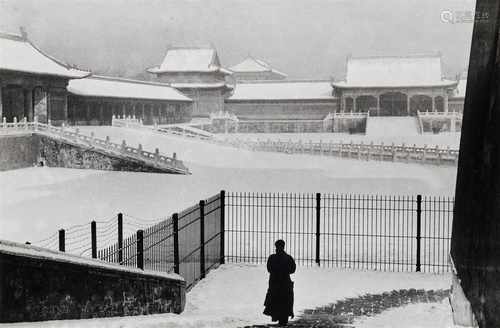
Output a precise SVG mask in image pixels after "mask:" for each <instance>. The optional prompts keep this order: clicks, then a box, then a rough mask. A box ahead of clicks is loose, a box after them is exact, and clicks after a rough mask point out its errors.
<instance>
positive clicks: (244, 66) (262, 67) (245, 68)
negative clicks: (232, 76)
mask: <svg viewBox="0 0 500 328" xmlns="http://www.w3.org/2000/svg"><path fill="white" fill-rule="evenodd" d="M229 70H230V71H232V72H234V73H250V72H274V73H276V74H279V75H282V76H285V77H286V76H287V75H286V74H285V73H282V72H280V71H278V70H275V69H273V68H272V67H271V65H269V64H268V63H266V62H265V61H263V60H260V59H256V58H253V57H247V58H246V59H245V60H244V61H242V62H241V63H239V64H236V65H234V66H232V67H230V68H229Z"/></svg>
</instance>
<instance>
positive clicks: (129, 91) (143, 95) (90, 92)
mask: <svg viewBox="0 0 500 328" xmlns="http://www.w3.org/2000/svg"><path fill="white" fill-rule="evenodd" d="M68 91H69V92H70V93H72V94H75V95H79V96H91V97H110V98H133V99H149V100H173V101H192V100H191V99H190V98H188V97H186V96H185V95H183V94H182V93H180V92H179V91H177V90H175V89H174V88H172V87H171V86H169V85H166V84H160V83H152V82H145V81H137V80H129V79H119V78H114V77H106V76H96V75H94V76H91V77H87V78H84V79H79V80H70V81H69V84H68Z"/></svg>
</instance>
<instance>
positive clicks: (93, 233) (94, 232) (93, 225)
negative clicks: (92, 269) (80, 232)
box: [90, 221, 97, 259]
mask: <svg viewBox="0 0 500 328" xmlns="http://www.w3.org/2000/svg"><path fill="white" fill-rule="evenodd" d="M90 239H91V246H92V258H93V259H96V258H97V224H96V222H95V221H92V222H90Z"/></svg>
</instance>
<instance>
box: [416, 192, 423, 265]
mask: <svg viewBox="0 0 500 328" xmlns="http://www.w3.org/2000/svg"><path fill="white" fill-rule="evenodd" d="M421 226H422V195H417V236H416V239H417V254H416V256H417V259H416V260H417V262H416V271H417V272H420V270H421V263H420V251H421V246H422V245H421V240H422V232H421V229H422V227H421Z"/></svg>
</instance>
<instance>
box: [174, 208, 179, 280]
mask: <svg viewBox="0 0 500 328" xmlns="http://www.w3.org/2000/svg"><path fill="white" fill-rule="evenodd" d="M172 223H173V225H174V272H175V273H177V274H179V272H180V271H179V214H177V213H174V215H172Z"/></svg>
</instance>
